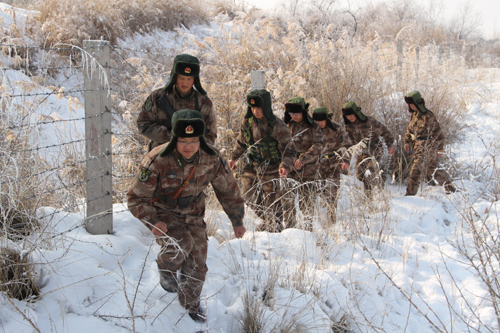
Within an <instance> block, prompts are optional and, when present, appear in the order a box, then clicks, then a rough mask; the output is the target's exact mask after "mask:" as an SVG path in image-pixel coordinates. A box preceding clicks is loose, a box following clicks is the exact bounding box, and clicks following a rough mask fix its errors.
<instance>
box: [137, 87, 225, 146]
mask: <svg viewBox="0 0 500 333" xmlns="http://www.w3.org/2000/svg"><path fill="white" fill-rule="evenodd" d="M162 97H163V98H165V97H166V98H167V100H168V102H169V103H170V105H171V106H172V109H173V110H174V111H179V110H184V109H191V110H197V111H200V112H201V115H202V116H203V120H204V121H205V125H206V131H205V139H206V140H207V142H208V143H209V144H210V145H214V143H215V140H216V139H217V118H216V116H215V112H214V111H213V106H212V101H211V100H210V98H208V97H207V96H205V95H202V94H200V93H199V92H198V91H196V90H195V89H193V92H192V93H191V94H190V95H189V96H187V97H182V96H181V95H180V94H178V93H177V90H176V88H175V87H174V89H173V90H172V92H170V93H168V94H166V92H165V89H164V88H160V89H156V90H155V91H153V92H152V93H151V94H150V95H149V96H148V98H147V99H146V101H145V102H144V104H143V105H142V109H141V112H139V116H138V117H137V127H138V128H139V132H140V133H141V134H143V135H144V136H145V137H147V138H148V139H150V140H151V143H150V150H151V149H153V148H154V147H157V146H159V145H161V144H163V143H165V142H169V141H170V130H169V129H168V128H167V125H166V122H167V120H168V122H170V120H169V119H168V117H167V115H166V113H165V112H164V111H163V110H162V109H160V107H159V106H158V105H157V102H158V101H159V100H160V98H162Z"/></svg>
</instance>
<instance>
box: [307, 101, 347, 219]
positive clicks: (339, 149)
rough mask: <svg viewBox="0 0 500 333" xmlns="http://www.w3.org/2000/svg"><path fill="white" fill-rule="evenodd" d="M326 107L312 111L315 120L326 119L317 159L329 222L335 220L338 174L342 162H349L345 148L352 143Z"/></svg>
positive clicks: (340, 170) (338, 183)
mask: <svg viewBox="0 0 500 333" xmlns="http://www.w3.org/2000/svg"><path fill="white" fill-rule="evenodd" d="M330 117H331V114H328V110H327V109H326V108H317V109H315V110H314V111H313V119H314V120H315V121H321V120H326V126H325V127H324V128H322V129H321V131H322V132H323V151H322V152H321V158H320V161H319V175H320V178H321V179H322V180H323V181H324V190H323V194H324V196H325V200H326V204H327V208H328V212H329V215H330V222H331V223H335V221H336V210H337V196H338V189H339V187H340V174H341V172H342V168H341V165H342V163H347V164H349V162H350V161H349V156H348V155H347V154H346V150H347V149H348V148H349V147H350V146H351V145H352V143H351V139H350V138H349V136H348V135H347V132H346V131H345V129H344V128H343V127H342V126H341V125H340V124H339V123H336V122H334V121H332V120H330Z"/></svg>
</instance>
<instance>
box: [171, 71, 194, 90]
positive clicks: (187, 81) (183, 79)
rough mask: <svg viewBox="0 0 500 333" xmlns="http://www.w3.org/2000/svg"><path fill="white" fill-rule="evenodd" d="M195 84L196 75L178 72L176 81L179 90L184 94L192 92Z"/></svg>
mask: <svg viewBox="0 0 500 333" xmlns="http://www.w3.org/2000/svg"><path fill="white" fill-rule="evenodd" d="M193 85H194V76H184V75H178V74H177V80H176V81H175V86H176V87H177V90H178V91H179V92H180V93H181V94H183V95H187V94H189V93H190V92H191V89H193Z"/></svg>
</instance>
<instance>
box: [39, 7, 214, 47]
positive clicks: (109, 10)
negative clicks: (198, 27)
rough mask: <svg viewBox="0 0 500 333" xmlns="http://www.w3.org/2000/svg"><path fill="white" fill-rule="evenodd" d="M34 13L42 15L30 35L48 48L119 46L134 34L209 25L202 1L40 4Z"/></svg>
mask: <svg viewBox="0 0 500 333" xmlns="http://www.w3.org/2000/svg"><path fill="white" fill-rule="evenodd" d="M33 9H35V10H37V11H38V13H39V14H38V15H36V16H34V17H32V19H31V21H30V24H31V31H30V32H31V34H32V35H34V36H38V38H37V39H38V41H39V43H41V45H44V46H53V45H55V44H58V43H61V42H63V43H68V44H74V45H81V44H82V40H84V39H101V38H104V39H105V40H108V41H110V42H111V43H116V41H117V39H118V38H123V37H125V36H128V35H132V34H134V33H147V32H151V31H153V30H155V29H161V30H172V29H174V28H175V27H179V26H186V27H188V26H190V25H192V24H199V23H204V22H206V16H205V15H206V14H205V13H204V11H203V3H202V2H201V1H190V2H189V3H188V2H187V1H169V0H161V1H152V0H146V1H141V2H135V1H128V0H116V1H104V0H91V1H83V2H82V1H76V0H73V1H62V0H48V1H38V2H37V3H36V4H35V5H34V6H33Z"/></svg>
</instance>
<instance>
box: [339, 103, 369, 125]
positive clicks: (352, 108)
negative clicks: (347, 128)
mask: <svg viewBox="0 0 500 333" xmlns="http://www.w3.org/2000/svg"><path fill="white" fill-rule="evenodd" d="M351 114H354V115H356V118H358V119H359V120H360V121H362V122H365V121H366V120H368V118H366V116H365V115H364V114H363V113H362V112H361V108H360V107H359V106H357V105H356V103H354V102H347V103H345V104H344V106H343V107H342V115H343V117H344V122H345V123H346V124H349V123H350V121H349V119H347V117H346V116H348V115H351Z"/></svg>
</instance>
